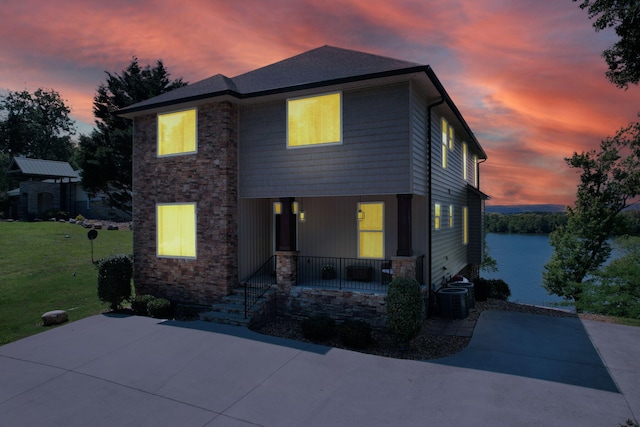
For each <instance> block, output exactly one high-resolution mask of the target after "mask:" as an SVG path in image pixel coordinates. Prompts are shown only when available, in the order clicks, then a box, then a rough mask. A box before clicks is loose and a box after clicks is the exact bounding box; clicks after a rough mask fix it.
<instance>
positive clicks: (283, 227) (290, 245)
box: [276, 197, 297, 251]
mask: <svg viewBox="0 0 640 427" xmlns="http://www.w3.org/2000/svg"><path fill="white" fill-rule="evenodd" d="M280 203H281V205H282V213H281V214H280V215H278V221H279V222H280V223H279V227H278V229H279V234H278V240H277V247H276V250H277V251H295V250H297V248H296V241H297V236H296V216H295V214H294V213H293V209H292V207H291V205H292V204H293V197H282V198H280Z"/></svg>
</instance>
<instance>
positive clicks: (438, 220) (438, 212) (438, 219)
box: [433, 203, 442, 230]
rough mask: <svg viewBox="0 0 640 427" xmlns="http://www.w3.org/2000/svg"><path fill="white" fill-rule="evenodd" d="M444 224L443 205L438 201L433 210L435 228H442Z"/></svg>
mask: <svg viewBox="0 0 640 427" xmlns="http://www.w3.org/2000/svg"><path fill="white" fill-rule="evenodd" d="M441 225H442V206H441V205H440V203H436V204H435V206H434V212H433V228H435V229H436V230H440V227H441Z"/></svg>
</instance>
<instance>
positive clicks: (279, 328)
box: [253, 299, 606, 360]
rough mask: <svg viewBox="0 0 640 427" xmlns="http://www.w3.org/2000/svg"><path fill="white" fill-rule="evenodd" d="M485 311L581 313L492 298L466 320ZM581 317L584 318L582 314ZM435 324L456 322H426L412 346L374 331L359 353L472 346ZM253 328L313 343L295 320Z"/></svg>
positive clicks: (445, 352) (421, 353) (336, 343)
mask: <svg viewBox="0 0 640 427" xmlns="http://www.w3.org/2000/svg"><path fill="white" fill-rule="evenodd" d="M485 310H503V311H516V312H522V313H531V314H542V315H546V316H558V317H577V314H575V313H571V312H567V311H563V310H555V309H549V308H543V307H537V306H531V305H523V304H516V303H512V302H507V301H500V300H493V299H489V300H487V301H477V302H476V307H475V309H473V310H472V312H471V313H470V314H469V317H468V318H467V319H466V320H468V321H469V320H477V319H478V318H479V317H480V314H481V313H482V312H483V311H485ZM580 317H583V316H582V315H580ZM584 317H586V318H589V319H592V320H601V321H602V320H605V319H606V317H605V316H590V315H586V316H584ZM434 321H439V322H442V321H448V322H454V321H455V320H449V319H438V318H433V319H426V320H425V322H424V324H423V325H422V332H421V333H420V334H419V335H418V336H417V337H415V338H414V339H413V340H411V341H410V342H409V345H408V346H402V345H400V343H399V342H398V341H397V340H396V339H395V338H394V336H393V335H392V334H390V333H388V332H387V331H386V330H375V329H374V330H373V332H372V338H373V342H374V343H373V345H371V346H370V347H368V348H366V349H359V350H355V351H360V352H362V353H367V354H374V355H378V356H385V357H393V358H397V359H410V360H429V359H439V358H442V357H447V356H451V355H454V354H456V353H458V352H460V351H462V350H463V349H464V348H465V347H466V346H467V345H468V344H469V341H470V340H471V338H470V337H461V336H449V335H436V334H430V333H428V331H429V329H430V328H429V323H430V322H434ZM253 329H254V330H255V331H256V332H259V333H261V334H265V335H271V336H276V337H281V338H288V339H292V340H296V341H303V342H311V341H309V340H307V339H306V338H305V337H304V335H303V333H302V328H301V325H300V321H298V320H295V319H290V318H284V317H278V318H275V319H273V320H271V321H269V322H267V323H264V324H262V325H260V326H257V327H255V328H253ZM316 344H322V345H326V346H329V347H337V348H348V347H346V346H345V345H344V344H343V343H342V342H341V341H340V339H339V338H338V337H334V338H332V339H330V340H327V341H322V342H316ZM352 350H353V349H352Z"/></svg>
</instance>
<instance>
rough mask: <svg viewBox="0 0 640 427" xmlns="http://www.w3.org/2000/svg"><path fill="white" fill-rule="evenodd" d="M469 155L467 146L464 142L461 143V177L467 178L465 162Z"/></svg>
mask: <svg viewBox="0 0 640 427" xmlns="http://www.w3.org/2000/svg"><path fill="white" fill-rule="evenodd" d="M468 157H469V147H468V146H467V143H466V142H463V143H462V179H464V180H465V181H466V180H467V162H468V160H469V159H468Z"/></svg>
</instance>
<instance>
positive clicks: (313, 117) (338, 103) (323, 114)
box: [287, 92, 342, 148]
mask: <svg viewBox="0 0 640 427" xmlns="http://www.w3.org/2000/svg"><path fill="white" fill-rule="evenodd" d="M341 143H342V93H340V92H337V93H330V94H326V95H319V96H311V97H305V98H295V99H289V100H287V148H296V147H306V146H310V145H322V144H341Z"/></svg>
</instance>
